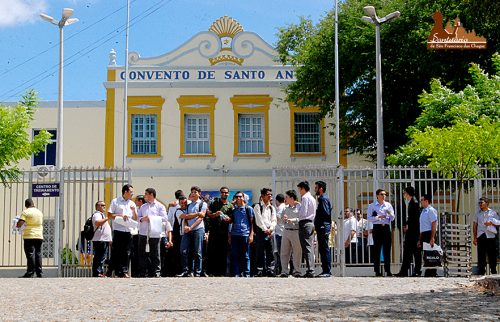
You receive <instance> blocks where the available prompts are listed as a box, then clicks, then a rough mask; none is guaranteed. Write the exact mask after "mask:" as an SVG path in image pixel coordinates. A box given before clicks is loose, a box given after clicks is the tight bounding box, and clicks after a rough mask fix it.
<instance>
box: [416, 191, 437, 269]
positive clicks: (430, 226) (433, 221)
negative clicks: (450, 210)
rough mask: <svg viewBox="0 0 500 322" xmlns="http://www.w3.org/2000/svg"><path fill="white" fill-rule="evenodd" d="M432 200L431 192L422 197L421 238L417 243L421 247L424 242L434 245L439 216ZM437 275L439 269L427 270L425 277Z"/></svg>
mask: <svg viewBox="0 0 500 322" xmlns="http://www.w3.org/2000/svg"><path fill="white" fill-rule="evenodd" d="M431 201H432V199H431V195H429V194H424V195H423V196H422V197H420V205H421V206H422V212H421V213H420V239H419V241H418V244H417V245H418V247H419V248H421V247H422V245H423V243H429V244H430V245H431V247H434V242H435V238H436V231H437V219H438V218H437V211H436V209H434V207H432V206H431ZM436 275H437V271H436V270H435V269H426V270H425V274H424V276H425V277H435V276H436Z"/></svg>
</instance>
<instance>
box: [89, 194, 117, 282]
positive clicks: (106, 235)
mask: <svg viewBox="0 0 500 322" xmlns="http://www.w3.org/2000/svg"><path fill="white" fill-rule="evenodd" d="M95 210H96V211H95V212H94V213H93V214H92V225H93V227H94V237H92V246H93V249H94V259H93V261H92V277H106V275H104V272H103V265H104V261H105V260H106V254H107V253H108V250H109V244H110V243H111V241H112V240H113V239H112V236H111V226H110V225H109V222H108V217H107V216H106V214H105V213H106V204H105V203H104V201H98V202H96V204H95Z"/></svg>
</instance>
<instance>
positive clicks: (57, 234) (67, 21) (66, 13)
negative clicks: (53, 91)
mask: <svg viewBox="0 0 500 322" xmlns="http://www.w3.org/2000/svg"><path fill="white" fill-rule="evenodd" d="M72 15H73V9H71V8H64V9H63V11H62V18H61V20H59V21H57V20H55V19H54V18H52V17H51V16H49V15H46V14H44V13H41V14H40V17H41V18H42V19H43V20H45V21H48V22H50V23H51V24H54V25H56V26H58V27H59V95H58V98H57V100H58V102H57V103H58V104H57V106H58V107H57V112H58V113H57V137H56V149H57V156H56V168H57V170H59V171H58V172H59V198H58V200H57V201H56V207H57V212H56V215H55V222H56V227H55V229H54V240H55V241H56V247H55V249H56V254H61V245H62V244H63V238H62V237H63V235H62V221H61V218H63V212H64V174H63V171H61V170H62V169H63V165H64V163H63V105H64V101H63V62H64V56H63V49H64V42H63V41H64V37H63V28H64V26H68V25H71V24H73V23H75V22H77V21H78V19H76V18H71V16H72ZM66 260H67V258H66ZM55 264H56V265H57V267H58V270H57V274H58V276H61V272H62V269H61V268H62V261H61V260H60V258H59V256H56V258H55Z"/></svg>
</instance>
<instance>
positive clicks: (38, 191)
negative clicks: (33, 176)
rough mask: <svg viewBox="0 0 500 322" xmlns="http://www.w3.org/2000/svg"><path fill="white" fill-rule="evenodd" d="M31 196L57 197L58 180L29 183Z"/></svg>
mask: <svg viewBox="0 0 500 322" xmlns="http://www.w3.org/2000/svg"><path fill="white" fill-rule="evenodd" d="M31 196H32V197H59V182H53V183H33V184H32V185H31Z"/></svg>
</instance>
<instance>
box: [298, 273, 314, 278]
mask: <svg viewBox="0 0 500 322" xmlns="http://www.w3.org/2000/svg"><path fill="white" fill-rule="evenodd" d="M301 277H302V278H314V275H313V274H312V273H305V274H304V275H302V276H301Z"/></svg>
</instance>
